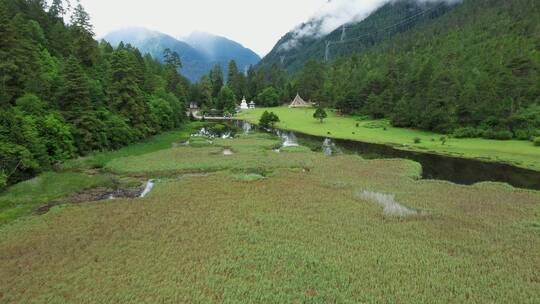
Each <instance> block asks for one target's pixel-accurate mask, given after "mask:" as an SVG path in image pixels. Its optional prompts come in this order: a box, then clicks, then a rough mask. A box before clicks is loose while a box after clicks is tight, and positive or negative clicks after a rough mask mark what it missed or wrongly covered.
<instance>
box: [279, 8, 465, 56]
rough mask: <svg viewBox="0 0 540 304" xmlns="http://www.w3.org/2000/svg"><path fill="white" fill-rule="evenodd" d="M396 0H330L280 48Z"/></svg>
mask: <svg viewBox="0 0 540 304" xmlns="http://www.w3.org/2000/svg"><path fill="white" fill-rule="evenodd" d="M393 1H396V0H329V1H328V2H327V3H326V4H325V5H323V7H321V8H320V9H319V10H318V11H317V12H316V13H315V15H313V16H312V17H311V18H310V20H309V21H308V22H306V23H303V24H301V25H299V26H297V27H296V28H295V29H294V30H293V32H292V38H291V39H289V40H288V41H286V42H285V43H283V44H282V45H280V50H284V51H287V50H290V49H293V48H296V47H297V46H298V45H299V42H300V39H302V38H307V37H313V38H319V37H322V36H325V35H327V34H329V33H331V32H332V31H334V30H335V29H337V28H338V27H340V26H342V25H343V24H347V23H354V22H360V21H362V20H364V19H365V18H367V17H368V16H369V15H371V14H372V13H373V12H374V11H376V10H377V9H378V8H380V7H382V6H383V5H385V4H386V3H389V2H393ZM443 1H444V2H448V3H450V2H458V1H460V0H418V2H422V3H425V2H443Z"/></svg>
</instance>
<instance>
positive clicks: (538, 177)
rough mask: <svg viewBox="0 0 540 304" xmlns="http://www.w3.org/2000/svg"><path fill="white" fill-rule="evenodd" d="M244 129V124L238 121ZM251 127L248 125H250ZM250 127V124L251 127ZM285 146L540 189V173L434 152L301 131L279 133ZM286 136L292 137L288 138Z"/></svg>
mask: <svg viewBox="0 0 540 304" xmlns="http://www.w3.org/2000/svg"><path fill="white" fill-rule="evenodd" d="M236 124H237V126H239V127H243V125H244V124H245V122H244V121H237V122H236ZM248 124H249V123H248ZM250 128H251V124H250ZM274 133H275V134H276V135H278V136H280V137H281V138H282V139H283V141H284V143H290V142H291V141H293V139H294V141H295V143H297V144H300V145H303V146H307V147H309V148H311V149H312V150H313V151H321V152H324V153H325V154H327V155H330V154H336V153H335V152H333V151H338V152H339V153H345V154H358V155H360V156H362V157H363V158H365V159H377V158H405V159H410V160H414V161H416V162H418V163H420V164H421V165H422V178H424V179H437V180H446V181H450V182H453V183H456V184H462V185H472V184H475V183H479V182H486V181H492V182H503V183H508V184H510V185H512V186H514V187H517V188H526V189H535V190H540V172H538V171H534V170H528V169H524V168H519V167H515V166H512V165H508V164H503V163H496V162H488V161H481V160H476V159H466V158H459V157H452V156H444V155H438V154H431V153H422V152H413V151H404V150H399V149H395V148H393V147H391V146H387V145H382V144H372V143H365V142H360V141H353V140H347V139H333V138H332V139H328V138H325V137H320V136H314V135H308V134H304V133H300V132H291V131H280V130H276V131H274ZM287 136H293V137H290V138H285V137H287Z"/></svg>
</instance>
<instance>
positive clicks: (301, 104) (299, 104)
mask: <svg viewBox="0 0 540 304" xmlns="http://www.w3.org/2000/svg"><path fill="white" fill-rule="evenodd" d="M309 107H311V103H308V102H305V101H304V100H303V99H302V97H300V94H296V97H295V98H294V100H293V101H292V102H291V104H290V105H289V108H309Z"/></svg>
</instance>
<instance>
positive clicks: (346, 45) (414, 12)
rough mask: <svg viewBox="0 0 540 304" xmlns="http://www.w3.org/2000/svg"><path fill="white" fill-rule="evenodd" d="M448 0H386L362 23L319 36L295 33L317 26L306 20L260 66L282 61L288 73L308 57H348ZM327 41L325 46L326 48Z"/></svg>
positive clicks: (438, 10) (444, 7)
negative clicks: (386, 0)
mask: <svg viewBox="0 0 540 304" xmlns="http://www.w3.org/2000/svg"><path fill="white" fill-rule="evenodd" d="M456 4H457V2H455V1H452V2H447V1H442V0H441V1H417V0H399V1H388V2H387V3H386V4H385V5H383V6H382V7H381V8H379V9H377V10H376V11H374V12H373V13H372V14H371V15H369V16H367V17H366V18H365V19H364V20H362V21H361V22H356V23H354V22H352V23H347V24H344V25H343V26H340V27H338V28H337V29H335V30H334V31H332V32H330V33H328V34H327V35H324V36H323V37H320V36H319V35H315V36H313V35H302V36H298V34H297V32H302V31H305V30H306V28H317V27H318V23H319V22H320V20H309V21H308V22H306V23H304V24H302V25H300V26H299V27H298V28H296V29H295V30H293V31H291V32H289V33H287V34H286V35H285V36H283V37H282V38H281V39H280V40H279V41H278V43H277V44H276V45H275V46H274V48H273V49H272V50H271V51H270V53H268V55H266V56H265V57H264V58H263V60H262V61H261V62H260V64H259V66H261V67H266V68H268V67H271V66H272V65H273V64H282V65H283V66H284V67H286V69H287V71H289V72H293V73H294V72H297V71H298V70H300V69H302V67H303V66H304V65H305V64H306V62H307V61H309V60H310V59H316V60H323V59H325V58H326V57H327V59H329V60H331V59H335V58H339V57H341V56H349V55H352V54H356V53H359V52H362V51H364V50H366V49H369V48H371V47H373V46H375V45H377V44H379V43H380V42H382V41H384V40H386V39H388V38H390V37H394V36H397V35H399V34H401V33H404V32H406V31H409V30H411V29H413V28H415V27H417V26H419V25H421V24H424V23H425V22H428V21H430V20H432V19H436V18H438V17H440V16H442V15H444V14H446V13H447V12H449V11H450V10H451V9H453V8H454V7H455V6H456ZM327 44H328V48H327Z"/></svg>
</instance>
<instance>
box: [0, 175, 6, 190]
mask: <svg viewBox="0 0 540 304" xmlns="http://www.w3.org/2000/svg"><path fill="white" fill-rule="evenodd" d="M6 186H7V175H6V174H5V173H4V172H0V191H2V190H3V189H4V188H5V187H6Z"/></svg>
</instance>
